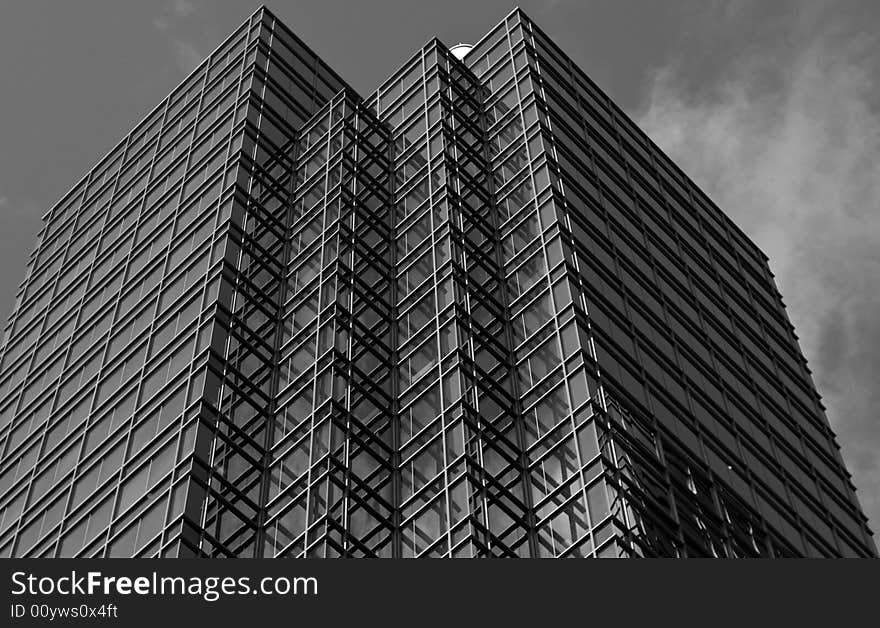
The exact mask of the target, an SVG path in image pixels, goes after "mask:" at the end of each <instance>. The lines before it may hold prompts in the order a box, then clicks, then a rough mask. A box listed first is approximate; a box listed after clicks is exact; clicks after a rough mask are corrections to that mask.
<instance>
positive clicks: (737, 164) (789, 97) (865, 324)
mask: <svg viewBox="0 0 880 628" xmlns="http://www.w3.org/2000/svg"><path fill="white" fill-rule="evenodd" d="M811 22H812V23H813V24H817V23H818V24H820V31H819V32H817V31H815V30H813V29H812V28H811V30H810V32H801V33H800V35H801V37H800V39H798V38H797V37H795V38H793V41H800V42H802V43H799V44H797V45H794V46H793V47H792V46H791V44H790V41H792V40H789V44H788V45H789V48H788V49H786V50H785V51H784V53H783V51H779V50H774V49H772V48H767V47H765V48H764V49H763V50H757V51H754V53H753V54H751V55H749V56H748V57H744V58H739V59H736V60H735V61H732V62H731V64H730V66H729V67H728V68H727V69H726V70H725V72H724V73H723V75H722V78H720V79H719V78H716V79H715V80H714V82H712V85H711V89H699V90H694V89H689V88H688V87H686V86H685V85H686V83H687V81H686V80H685V78H684V77H683V76H682V73H681V67H680V66H670V67H667V68H666V69H665V70H664V71H663V72H661V73H660V74H659V75H658V76H657V78H656V82H655V83H654V85H653V89H652V91H651V96H650V102H649V106H648V107H647V110H646V111H645V113H644V115H643V116H642V117H641V120H640V124H641V126H642V128H644V129H645V130H646V131H647V133H648V134H649V135H650V136H651V137H652V139H654V141H655V142H657V144H658V145H659V146H660V147H661V148H663V149H664V150H665V151H666V152H667V153H668V154H669V155H670V156H671V157H672V158H673V159H674V160H675V161H676V162H677V163H678V164H680V165H681V166H682V168H683V169H684V170H685V171H686V172H687V173H688V174H689V175H690V176H691V177H692V178H693V179H694V180H695V181H696V183H697V184H698V185H699V186H700V187H702V188H703V189H704V190H705V191H706V192H707V193H708V194H709V195H710V197H712V198H713V200H715V201H716V202H717V203H718V204H719V205H720V206H721V207H722V208H723V209H724V210H725V211H726V212H727V213H728V214H729V215H730V216H731V217H732V218H733V220H734V221H735V222H736V223H737V224H739V225H740V226H741V227H742V228H743V229H744V230H745V231H746V232H747V233H748V234H749V235H750V236H752V237H753V238H754V239H755V240H756V241H757V242H758V244H759V245H760V246H761V247H762V248H763V249H764V251H765V252H766V253H767V255H768V256H769V257H770V265H771V269H772V270H773V272H774V273H775V274H776V279H777V283H778V285H779V289H780V291H781V293H782V294H783V295H784V297H785V300H786V304H787V309H788V313H789V317H790V318H791V320H792V323H793V324H794V326H795V329H796V330H797V332H798V335H799V337H800V342H801V348H802V349H803V351H804V353H805V354H806V356H807V359H808V361H809V364H810V367H811V369H812V370H813V373H814V378H815V380H816V384H817V387H818V388H819V391H820V393H822V395H823V399H824V403H825V405H826V406H827V414H828V417H829V420H830V422H831V425H832V427H833V428H834V430H835V432H836V433H837V435H838V442H839V443H840V444H841V447H842V453H843V456H844V459H845V460H846V462H847V466H848V468H849V470H850V472H851V473H852V474H853V476H854V477H853V480H854V483H855V484H856V486H857V488H858V489H859V492H858V496H859V499H860V501H861V503H862V506H863V508H864V509H865V511H866V514H867V515H868V516H869V518H871V519H872V529H875V528H878V526H880V421H878V418H880V417H878V408H880V113H878V106H877V105H878V102H880V77H878V76H877V75H876V72H875V69H876V67H877V61H878V58H880V54H878V50H877V48H876V44H875V43H874V42H873V40H872V39H867V38H864V37H862V36H861V35H860V33H859V32H858V27H856V26H854V25H850V26H847V25H841V24H839V23H834V22H833V21H829V22H828V24H827V25H826V26H824V27H821V21H819V22H817V21H815V20H811ZM792 48H793V49H792ZM777 53H778V54H777Z"/></svg>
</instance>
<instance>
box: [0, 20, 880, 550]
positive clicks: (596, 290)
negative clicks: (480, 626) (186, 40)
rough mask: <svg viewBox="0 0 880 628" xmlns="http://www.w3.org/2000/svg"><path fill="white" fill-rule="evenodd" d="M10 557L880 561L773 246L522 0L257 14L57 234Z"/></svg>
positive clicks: (19, 310)
mask: <svg viewBox="0 0 880 628" xmlns="http://www.w3.org/2000/svg"><path fill="white" fill-rule="evenodd" d="M0 360H2V362H0V555H4V556H10V555H17V556H18V555H28V556H74V555H82V556H278V557H300V556H315V557H335V556H352V557H354V556H385V557H390V556H402V557H416V556H473V557H477V556H521V557H528V556H548V557H562V556H874V555H875V554H876V550H875V548H874V544H873V541H872V539H871V533H870V531H869V530H868V527H867V523H866V519H865V517H864V515H863V514H862V513H861V511H860V509H859V505H858V501H857V500H856V497H855V493H854V489H853V487H852V484H851V482H850V478H849V475H848V474H847V472H846V469H845V467H844V465H843V462H842V459H841V457H840V454H839V449H838V446H837V444H836V442H835V440H834V435H833V433H832V432H831V430H830V428H829V426H828V422H827V420H826V418H825V416H824V411H823V407H822V405H821V402H820V399H819V396H818V394H817V393H816V391H815V388H814V386H813V384H812V381H811V378H810V373H809V370H808V369H807V366H806V363H805V360H804V358H803V356H802V355H801V353H800V349H799V347H798V345H797V339H796V336H795V335H794V332H793V329H792V327H791V324H790V323H789V321H788V319H787V317H786V314H785V309H784V306H783V304H782V299H781V297H780V295H779V293H778V291H777V289H776V287H775V284H774V281H773V277H772V274H771V273H770V271H769V268H768V265H767V259H766V257H765V256H764V255H763V253H761V251H760V250H759V249H757V248H756V247H755V245H754V244H753V243H752V242H751V241H750V240H749V239H748V238H747V237H746V236H745V235H744V234H743V233H742V232H741V231H740V230H739V229H737V227H736V226H735V225H734V224H733V223H732V222H731V221H730V220H729V219H728V218H727V217H726V216H725V215H724V214H723V213H722V212H721V211H720V210H719V209H718V208H717V207H715V206H714V205H713V204H712V203H711V201H709V200H708V199H707V198H706V196H705V195H703V194H702V193H701V192H700V190H698V189H697V188H696V187H695V186H694V185H693V183H692V182H691V181H690V180H689V179H688V178H687V177H686V176H685V175H683V174H682V173H681V172H680V171H679V170H678V169H677V168H676V167H675V165H674V164H673V163H671V161H670V160H669V159H668V158H667V157H666V156H664V155H663V154H662V153H661V152H660V151H659V150H658V149H657V148H656V147H655V146H654V145H653V144H652V143H651V142H650V140H649V139H648V138H647V137H646V136H645V135H644V134H643V133H642V132H641V131H640V130H638V129H637V128H636V127H635V125H634V124H633V123H632V122H631V121H630V120H629V119H628V118H627V117H626V116H625V115H624V114H623V113H622V112H621V111H620V110H619V109H618V108H616V107H615V105H614V104H613V103H612V102H611V101H610V100H609V99H608V98H607V96H605V95H604V94H603V93H602V92H601V91H600V90H599V89H598V88H597V87H596V86H595V85H594V84H593V83H592V82H591V81H590V80H589V79H588V78H587V77H586V76H585V75H584V74H583V72H582V71H581V70H579V69H578V68H577V67H576V66H575V65H574V64H573V63H572V62H571V61H570V60H569V59H568V58H567V57H566V56H565V55H564V54H563V53H562V52H561V51H560V50H559V49H558V48H557V47H556V46H555V45H554V44H553V43H552V41H551V40H550V39H549V38H548V37H547V36H546V35H544V34H543V33H542V32H541V31H540V29H538V28H537V27H536V26H535V25H534V24H533V23H532V22H531V21H530V20H529V19H528V18H527V17H526V16H525V15H524V14H523V13H522V12H521V11H519V10H516V11H514V12H513V13H511V14H510V15H509V16H508V17H507V18H505V20H504V21H503V22H502V23H501V24H499V25H498V26H497V27H496V28H495V29H493V30H492V31H491V32H490V33H489V34H487V35H486V36H485V37H484V38H483V39H482V40H481V41H480V42H479V43H478V44H477V45H476V46H475V47H474V48H473V49H472V50H471V51H470V53H468V54H467V56H466V57H465V58H464V60H463V61H462V60H459V59H457V58H456V57H455V56H453V55H452V54H451V53H450V52H449V50H448V49H447V48H446V47H445V46H444V45H443V44H442V43H440V42H439V41H437V40H433V41H431V42H429V43H428V44H427V45H426V46H425V47H424V48H423V49H422V50H420V51H419V52H418V53H417V54H416V55H415V56H413V57H412V58H411V59H410V61H408V62H407V63H406V64H405V65H404V66H403V67H402V68H401V69H400V70H399V71H398V72H396V73H395V74H394V75H393V76H392V77H391V78H390V79H389V80H387V81H386V82H385V83H384V84H383V85H382V86H380V87H379V89H378V90H377V91H376V92H375V93H374V94H372V95H371V96H369V97H368V98H366V99H362V98H361V97H360V96H358V95H357V94H356V93H355V92H354V91H353V90H352V89H351V88H350V87H348V86H347V85H346V84H345V83H344V81H343V80H342V79H341V78H339V77H338V76H337V75H336V74H335V73H334V72H333V71H332V70H330V69H329V68H328V67H327V66H326V65H325V64H324V63H323V62H321V61H320V59H318V58H317V57H316V56H315V55H314V54H313V53H312V52H310V51H309V50H308V48H306V47H305V45H304V44H303V43H302V42H301V41H300V40H299V39H297V38H296V37H295V36H294V35H293V34H292V33H290V32H289V31H288V30H287V29H286V28H285V27H284V26H283V25H282V24H281V23H280V22H278V21H277V20H276V19H275V18H274V17H273V16H272V15H271V14H270V13H269V12H268V11H266V10H265V9H261V10H259V11H257V13H255V14H254V15H253V16H252V17H251V18H250V19H249V20H248V21H247V22H246V23H245V24H244V25H242V27H241V28H240V29H238V30H237V31H236V33H234V34H233V35H232V36H231V37H230V38H229V39H228V40H227V41H226V42H224V44H222V45H221V46H220V47H219V48H218V49H217V50H216V51H215V52H214V53H212V55H211V56H210V57H209V58H208V59H207V60H206V61H205V62H204V63H203V64H201V65H200V66H199V68H198V69H197V70H196V71H195V72H194V73H193V74H192V75H191V76H190V77H189V78H187V79H186V81H184V83H183V84H182V85H181V86H179V87H178V88H177V89H176V90H175V91H174V92H173V93H172V94H171V95H170V96H169V97H168V98H167V99H166V100H165V101H164V102H163V103H162V104H160V105H159V106H158V107H157V108H156V109H155V110H153V112H152V113H151V114H149V115H148V116H147V118H146V119H145V120H144V121H142V122H141V123H140V124H139V125H138V126H137V127H136V128H135V130H134V131H132V133H131V134H129V136H127V137H126V138H125V139H124V140H123V141H122V142H121V143H120V144H119V145H118V146H117V147H116V148H115V149H114V150H113V151H111V152H110V154H109V155H108V156H107V157H105V158H104V159H103V160H102V161H101V162H100V163H99V165H98V166H96V167H95V168H94V169H92V170H91V171H90V172H89V174H88V175H87V176H86V177H85V178H84V179H83V180H82V181H81V182H80V183H79V184H77V186H75V187H74V189H73V191H71V192H70V193H69V194H68V195H67V196H66V197H65V198H64V199H63V200H62V201H61V202H60V203H59V204H58V205H56V207H55V208H53V210H51V211H50V212H49V213H48V214H47V216H46V220H45V226H44V228H43V230H42V231H41V233H40V239H39V244H38V246H37V249H36V251H35V252H34V254H33V255H32V257H31V260H30V264H29V268H28V275H27V278H26V280H25V282H24V283H23V284H22V287H21V289H20V292H19V297H18V301H17V304H16V309H15V311H14V312H13V315H12V317H11V319H10V322H9V325H8V326H7V330H6V343H5V348H4V350H3V353H2V355H0Z"/></svg>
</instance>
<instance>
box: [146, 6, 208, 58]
mask: <svg viewBox="0 0 880 628" xmlns="http://www.w3.org/2000/svg"><path fill="white" fill-rule="evenodd" d="M197 8H198V7H197V5H196V3H195V2H193V1H192V0H171V1H170V2H167V3H166V4H165V8H164V9H163V10H162V12H161V13H160V14H159V15H158V16H157V17H156V18H155V19H154V20H153V26H154V27H155V28H156V30H157V31H158V32H159V33H160V34H161V35H163V36H164V37H166V38H167V39H168V43H169V45H170V46H171V52H172V54H173V56H174V60H175V62H176V63H177V66H178V69H179V70H180V71H181V72H183V73H188V72H190V71H192V70H193V69H194V68H195V67H196V66H197V65H198V64H199V63H200V62H201V61H202V59H204V55H203V54H202V53H201V52H200V51H199V48H198V46H197V45H196V44H195V43H194V42H193V41H192V40H191V39H190V38H188V37H184V36H183V35H182V34H181V32H180V31H181V29H180V24H181V22H182V21H183V20H184V19H185V18H188V17H190V16H191V15H193V14H194V13H195V12H196V10H197Z"/></svg>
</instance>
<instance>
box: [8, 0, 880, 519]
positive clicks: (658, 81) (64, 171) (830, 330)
mask: <svg viewBox="0 0 880 628" xmlns="http://www.w3.org/2000/svg"><path fill="white" fill-rule="evenodd" d="M258 4H259V3H258V2H247V1H231V0H228V1H219V0H218V1H209V0H163V1H158V2H119V1H113V0H106V1H98V0H78V1H77V2H58V1H57V0H52V1H48V0H18V1H12V0H8V1H6V2H4V3H3V5H2V7H0V86H2V88H0V96H2V98H0V114H2V115H0V317H2V318H3V319H4V320H5V317H6V315H7V314H8V313H9V311H10V310H11V309H12V307H13V304H14V295H15V291H16V289H17V287H18V284H19V282H20V281H21V279H22V278H23V276H24V268H25V261H26V258H27V256H28V254H29V253H30V252H31V250H32V248H33V245H34V241H35V240H34V238H35V235H36V233H37V231H38V229H39V226H40V218H41V216H42V214H43V212H44V211H45V210H47V209H48V208H50V207H51V205H52V203H54V202H55V201H57V200H58V199H59V198H60V197H61V196H62V195H63V194H64V193H65V192H66V191H67V190H68V189H69V188H70V187H71V186H72V185H73V184H74V183H75V182H76V181H77V180H78V179H79V178H80V177H81V176H82V175H83V174H84V173H85V172H86V170H87V169H88V168H89V167H90V166H91V165H93V164H94V163H95V162H96V161H97V160H98V158H100V157H101V156H102V155H103V154H104V153H106V152H107V151H108V150H109V149H110V148H111V147H112V146H113V145H114V144H115V143H116V142H117V141H118V140H119V139H120V138H121V137H122V136H123V135H124V134H125V132H126V131H128V130H129V129H130V128H131V127H132V126H133V124H134V123H135V122H136V121H137V120H139V119H140V118H141V117H142V116H143V115H145V114H146V113H147V112H148V111H149V110H150V109H151V108H152V107H153V106H154V105H155V104H156V103H158V102H159V101H160V100H161V99H162V98H163V97H164V96H165V95H166V94H167V93H168V92H169V91H170V90H171V89H172V88H173V87H174V86H175V85H176V84H177V83H178V82H180V81H181V80H182V79H183V78H184V76H185V75H186V74H187V72H188V71H189V70H191V69H193V68H194V67H195V65H196V64H197V62H198V61H200V60H201V59H202V58H204V57H205V56H206V55H207V54H208V53H209V52H210V51H211V50H212V49H213V48H214V47H215V46H217V45H218V44H219V43H220V42H221V41H222V39H223V38H224V36H225V35H227V34H228V33H230V32H231V31H232V30H233V29H234V28H235V27H236V26H238V25H239V24H240V23H241V22H243V21H244V19H245V17H246V16H247V15H249V14H250V13H251V12H252V11H253V10H254V9H255V8H256V7H257V6H258ZM268 6H269V8H270V9H271V10H272V11H273V12H275V13H276V14H277V15H278V16H279V17H280V18H281V19H282V20H284V21H285V22H286V23H287V24H288V26H290V27H291V28H292V29H293V30H294V31H295V32H296V33H297V34H298V35H299V36H300V37H301V38H302V39H304V40H305V42H306V43H307V44H309V45H310V46H311V47H312V48H313V49H314V50H315V51H316V52H317V53H318V54H319V55H320V56H321V57H323V58H324V60H325V61H327V62H328V63H329V64H330V65H331V66H332V67H333V68H334V69H336V70H337V72H339V73H340V74H341V75H342V76H343V77H344V78H345V79H346V80H347V81H348V82H349V83H350V84H351V85H352V86H353V87H354V88H356V89H357V90H359V91H360V92H361V93H362V94H367V93H369V92H370V91H372V89H373V88H374V87H375V86H376V85H377V84H378V83H379V82H380V81H381V80H382V79H383V78H385V77H386V76H388V75H389V74H391V72H392V71H393V70H394V69H396V68H397V67H398V66H399V65H400V64H402V63H403V62H404V61H405V60H406V59H407V58H408V57H409V56H410V55H411V54H412V53H413V52H414V51H415V50H416V49H417V48H418V47H420V46H421V45H422V44H424V43H425V42H426V41H427V40H428V39H429V38H430V37H432V36H434V35H436V36H438V37H439V38H440V39H441V40H442V41H444V42H445V43H447V44H448V45H451V44H455V43H457V42H459V41H464V42H472V41H474V40H476V39H478V38H479V37H480V36H481V35H482V34H484V33H485V32H486V31H488V30H489V29H490V28H491V27H492V26H494V25H495V24H496V23H497V22H499V21H500V20H501V19H502V18H503V17H504V15H506V14H507V13H508V12H509V11H510V10H511V9H512V8H513V5H512V4H511V3H510V2H505V1H496V0H479V1H475V0H469V1H467V2H463V1H460V0H443V1H433V2H419V1H391V0H371V1H369V2H366V1H352V0H348V1H345V2H343V1H337V0H318V1H287V0H276V1H274V2H269V3H268ZM520 6H521V7H522V8H523V9H524V10H525V11H526V12H527V13H528V14H529V15H530V16H531V17H532V19H534V20H535V21H536V22H537V23H538V24H539V25H540V26H541V27H542V28H543V29H544V30H545V31H546V32H547V33H548V34H549V35H550V36H551V37H553V38H554V39H555V40H556V42H557V43H558V44H559V45H560V46H561V47H562V49H563V50H565V51H566V52H567V53H568V54H569V55H570V56H571V57H572V58H573V59H574V61H575V62H576V63H578V64H579V65H580V66H581V67H582V68H583V69H584V70H585V71H586V72H587V73H588V74H589V75H590V76H591V77H592V78H593V79H594V80H595V81H596V82H597V83H598V84H599V85H600V86H602V87H603V88H604V89H605V90H606V91H607V92H608V93H609V95H610V96H611V97H612V98H613V99H614V100H615V101H616V102H617V103H618V104H619V105H620V106H621V107H623V109H624V110H625V111H627V112H628V113H629V114H630V115H631V116H633V118H635V119H636V121H638V122H639V123H640V124H641V126H642V127H643V128H645V129H646V130H647V131H648V133H649V135H651V137H652V138H653V139H654V140H655V141H656V142H658V144H660V146H661V147H662V148H664V149H665V150H666V151H667V152H668V153H669V154H670V155H671V156H672V157H673V159H674V160H675V161H677V162H678V163H679V164H680V165H681V166H682V167H683V168H684V170H685V171H686V172H688V173H689V174H690V175H691V176H692V177H693V178H694V179H695V180H696V182H697V183H698V184H699V185H700V186H701V187H703V188H704V189H705V190H706V191H707V192H708V193H709V194H710V196H712V198H713V199H715V201H716V202H717V203H718V204H719V205H720V206H721V207H722V208H723V209H724V210H725V211H726V212H727V213H728V214H729V215H730V216H731V217H732V218H733V219H734V220H735V221H736V222H737V223H738V224H740V225H741V226H742V227H743V228H744V229H745V231H746V232H747V233H749V235H751V236H752V238H754V239H755V240H756V241H757V242H758V244H759V245H760V246H761V247H763V248H764V250H765V251H766V252H767V254H768V255H769V256H770V260H771V268H772V269H773V271H774V273H775V274H776V275H777V281H778V283H779V285H780V289H781V291H782V293H783V295H785V299H786V303H787V305H788V308H789V315H790V317H791V319H792V321H793V323H794V325H795V327H796V328H797V330H798V334H799V336H800V338H801V344H802V348H803V350H804V352H805V354H806V355H807V359H808V360H809V362H810V366H811V368H812V370H813V372H814V376H815V379H816V383H817V385H818V387H819V390H820V392H821V393H822V394H823V397H824V400H825V403H826V406H827V407H828V415H829V419H830V421H831V424H832V426H833V427H834V429H835V430H836V432H837V433H838V435H839V441H840V443H841V446H842V448H843V453H844V458H845V459H846V461H847V464H848V466H849V469H850V471H851V472H852V473H853V475H854V480H855V483H856V486H857V487H858V489H859V497H860V500H861V502H862V504H863V506H864V508H865V510H866V511H867V513H868V515H869V517H871V519H872V523H873V525H872V527H877V526H880V421H878V412H877V408H880V76H878V75H877V72H876V68H878V67H880V41H878V33H880V3H872V2H869V1H841V2H835V3H833V4H832V3H830V2H798V1H785V0H774V1H773V2H766V1H761V0H738V1H736V0H734V1H726V2H720V1H713V0H693V1H681V2H674V1H673V0H664V1H663V2H653V1H647V0H645V1H642V2H634V1H629V0H607V1H606V0H595V1H569V0H543V1H536V2H521V3H520Z"/></svg>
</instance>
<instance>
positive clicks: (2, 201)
mask: <svg viewBox="0 0 880 628" xmlns="http://www.w3.org/2000/svg"><path fill="white" fill-rule="evenodd" d="M8 203H9V199H8V198H6V197H5V196H0V209H2V208H4V207H6V205H7V204H8Z"/></svg>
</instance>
